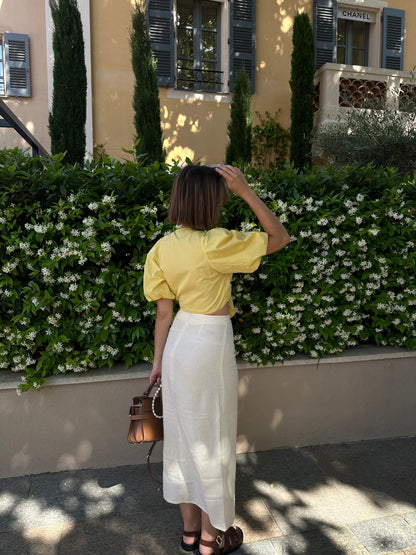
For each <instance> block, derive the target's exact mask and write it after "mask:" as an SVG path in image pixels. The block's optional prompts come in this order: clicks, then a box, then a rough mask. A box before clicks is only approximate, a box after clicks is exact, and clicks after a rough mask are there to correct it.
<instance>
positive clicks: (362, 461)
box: [0, 437, 416, 555]
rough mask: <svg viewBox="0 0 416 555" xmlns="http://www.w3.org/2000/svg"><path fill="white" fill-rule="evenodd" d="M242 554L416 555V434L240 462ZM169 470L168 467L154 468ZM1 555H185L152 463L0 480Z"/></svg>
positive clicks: (174, 513) (177, 521) (176, 516)
mask: <svg viewBox="0 0 416 555" xmlns="http://www.w3.org/2000/svg"><path fill="white" fill-rule="evenodd" d="M237 461H238V469H237V489H236V500H237V507H236V508H237V518H236V523H237V524H239V525H240V526H241V527H242V528H243V529H244V532H245V544H244V546H243V547H242V548H241V549H240V550H239V551H238V552H237V553H239V554H241V555H248V554H255V555H269V554H270V555H276V553H279V554H291V555H297V554H301V553H302V554H303V553H308V554H311V555H336V554H348V555H355V554H357V555H358V554H368V553H371V554H374V555H375V554H384V553H401V554H404V553H406V554H408V555H410V554H413V555H416V437H413V438H402V439H392V440H380V441H366V442H360V443H354V444H348V445H327V446H319V447H307V448H306V447H305V448H301V449H279V450H275V451H268V452H261V453H253V454H248V455H239V456H238V459H237ZM154 467H155V472H158V473H159V474H160V473H161V465H160V464H157V465H154ZM0 518H1V521H0V553H1V555H12V554H18V555H26V554H42V555H56V554H60V555H64V554H65V555H66V554H68V555H69V554H70V555H79V554H82V555H84V554H85V555H89V554H97V555H106V554H108V555H114V554H120V555H121V554H128V555H159V554H160V555H162V554H166V555H175V554H177V553H184V552H183V551H182V550H181V549H180V547H179V542H180V535H181V518H180V513H179V509H178V508H177V507H174V506H172V505H169V504H167V503H166V502H164V501H163V498H162V493H161V490H160V487H159V486H158V485H157V484H155V483H154V482H153V481H152V480H151V479H150V477H149V476H148V473H147V468H146V466H145V465H142V464H141V465H138V466H124V467H117V468H105V469H98V470H81V471H73V472H60V473H56V474H38V475H33V476H27V477H24V478H8V479H3V480H0Z"/></svg>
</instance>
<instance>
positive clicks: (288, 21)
mask: <svg viewBox="0 0 416 555" xmlns="http://www.w3.org/2000/svg"><path fill="white" fill-rule="evenodd" d="M292 25H293V19H292V18H291V17H290V15H287V16H285V17H284V18H283V19H282V23H281V25H280V30H281V31H282V33H288V32H289V31H290V29H291V28H292Z"/></svg>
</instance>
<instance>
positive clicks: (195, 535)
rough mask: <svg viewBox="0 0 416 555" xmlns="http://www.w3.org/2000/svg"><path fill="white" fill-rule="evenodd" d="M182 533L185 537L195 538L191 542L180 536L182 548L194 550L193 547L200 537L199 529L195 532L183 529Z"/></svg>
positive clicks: (195, 546) (196, 545)
mask: <svg viewBox="0 0 416 555" xmlns="http://www.w3.org/2000/svg"><path fill="white" fill-rule="evenodd" d="M183 535H184V536H186V537H187V538H196V540H195V541H194V542H193V543H185V542H184V541H183V538H182V540H181V547H182V549H183V550H184V551H195V549H196V548H197V547H198V545H199V538H200V537H201V530H198V531H197V532H186V531H185V530H184V531H183Z"/></svg>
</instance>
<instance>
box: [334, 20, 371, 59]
mask: <svg viewBox="0 0 416 555" xmlns="http://www.w3.org/2000/svg"><path fill="white" fill-rule="evenodd" d="M340 21H344V22H345V43H344V44H339V42H338V28H339V23H340ZM355 23H358V22H357V21H352V20H350V19H342V18H338V21H337V42H336V48H337V60H338V48H345V61H344V62H338V61H337V63H343V64H347V65H362V66H363V67H368V59H369V40H370V39H369V37H370V27H369V25H370V24H369V23H364V22H363V23H362V25H364V33H365V35H364V42H365V44H364V49H363V48H357V47H354V45H353V30H354V24H355ZM354 50H360V51H362V50H364V63H363V64H354V62H353V61H352V59H353V52H354Z"/></svg>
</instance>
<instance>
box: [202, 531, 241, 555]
mask: <svg viewBox="0 0 416 555" xmlns="http://www.w3.org/2000/svg"><path fill="white" fill-rule="evenodd" d="M242 543H243V531H242V530H241V528H239V527H238V526H230V528H228V530H227V531H226V532H219V533H218V535H217V537H216V538H215V540H214V541H211V542H209V541H206V540H203V539H202V538H201V539H200V540H199V544H200V545H204V546H205V547H210V548H211V549H213V550H214V552H213V555H225V554H226V553H231V552H232V551H235V550H236V549H238V548H239V547H240V546H241V544H242ZM197 555H201V552H200V551H199V549H198V551H197Z"/></svg>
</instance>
